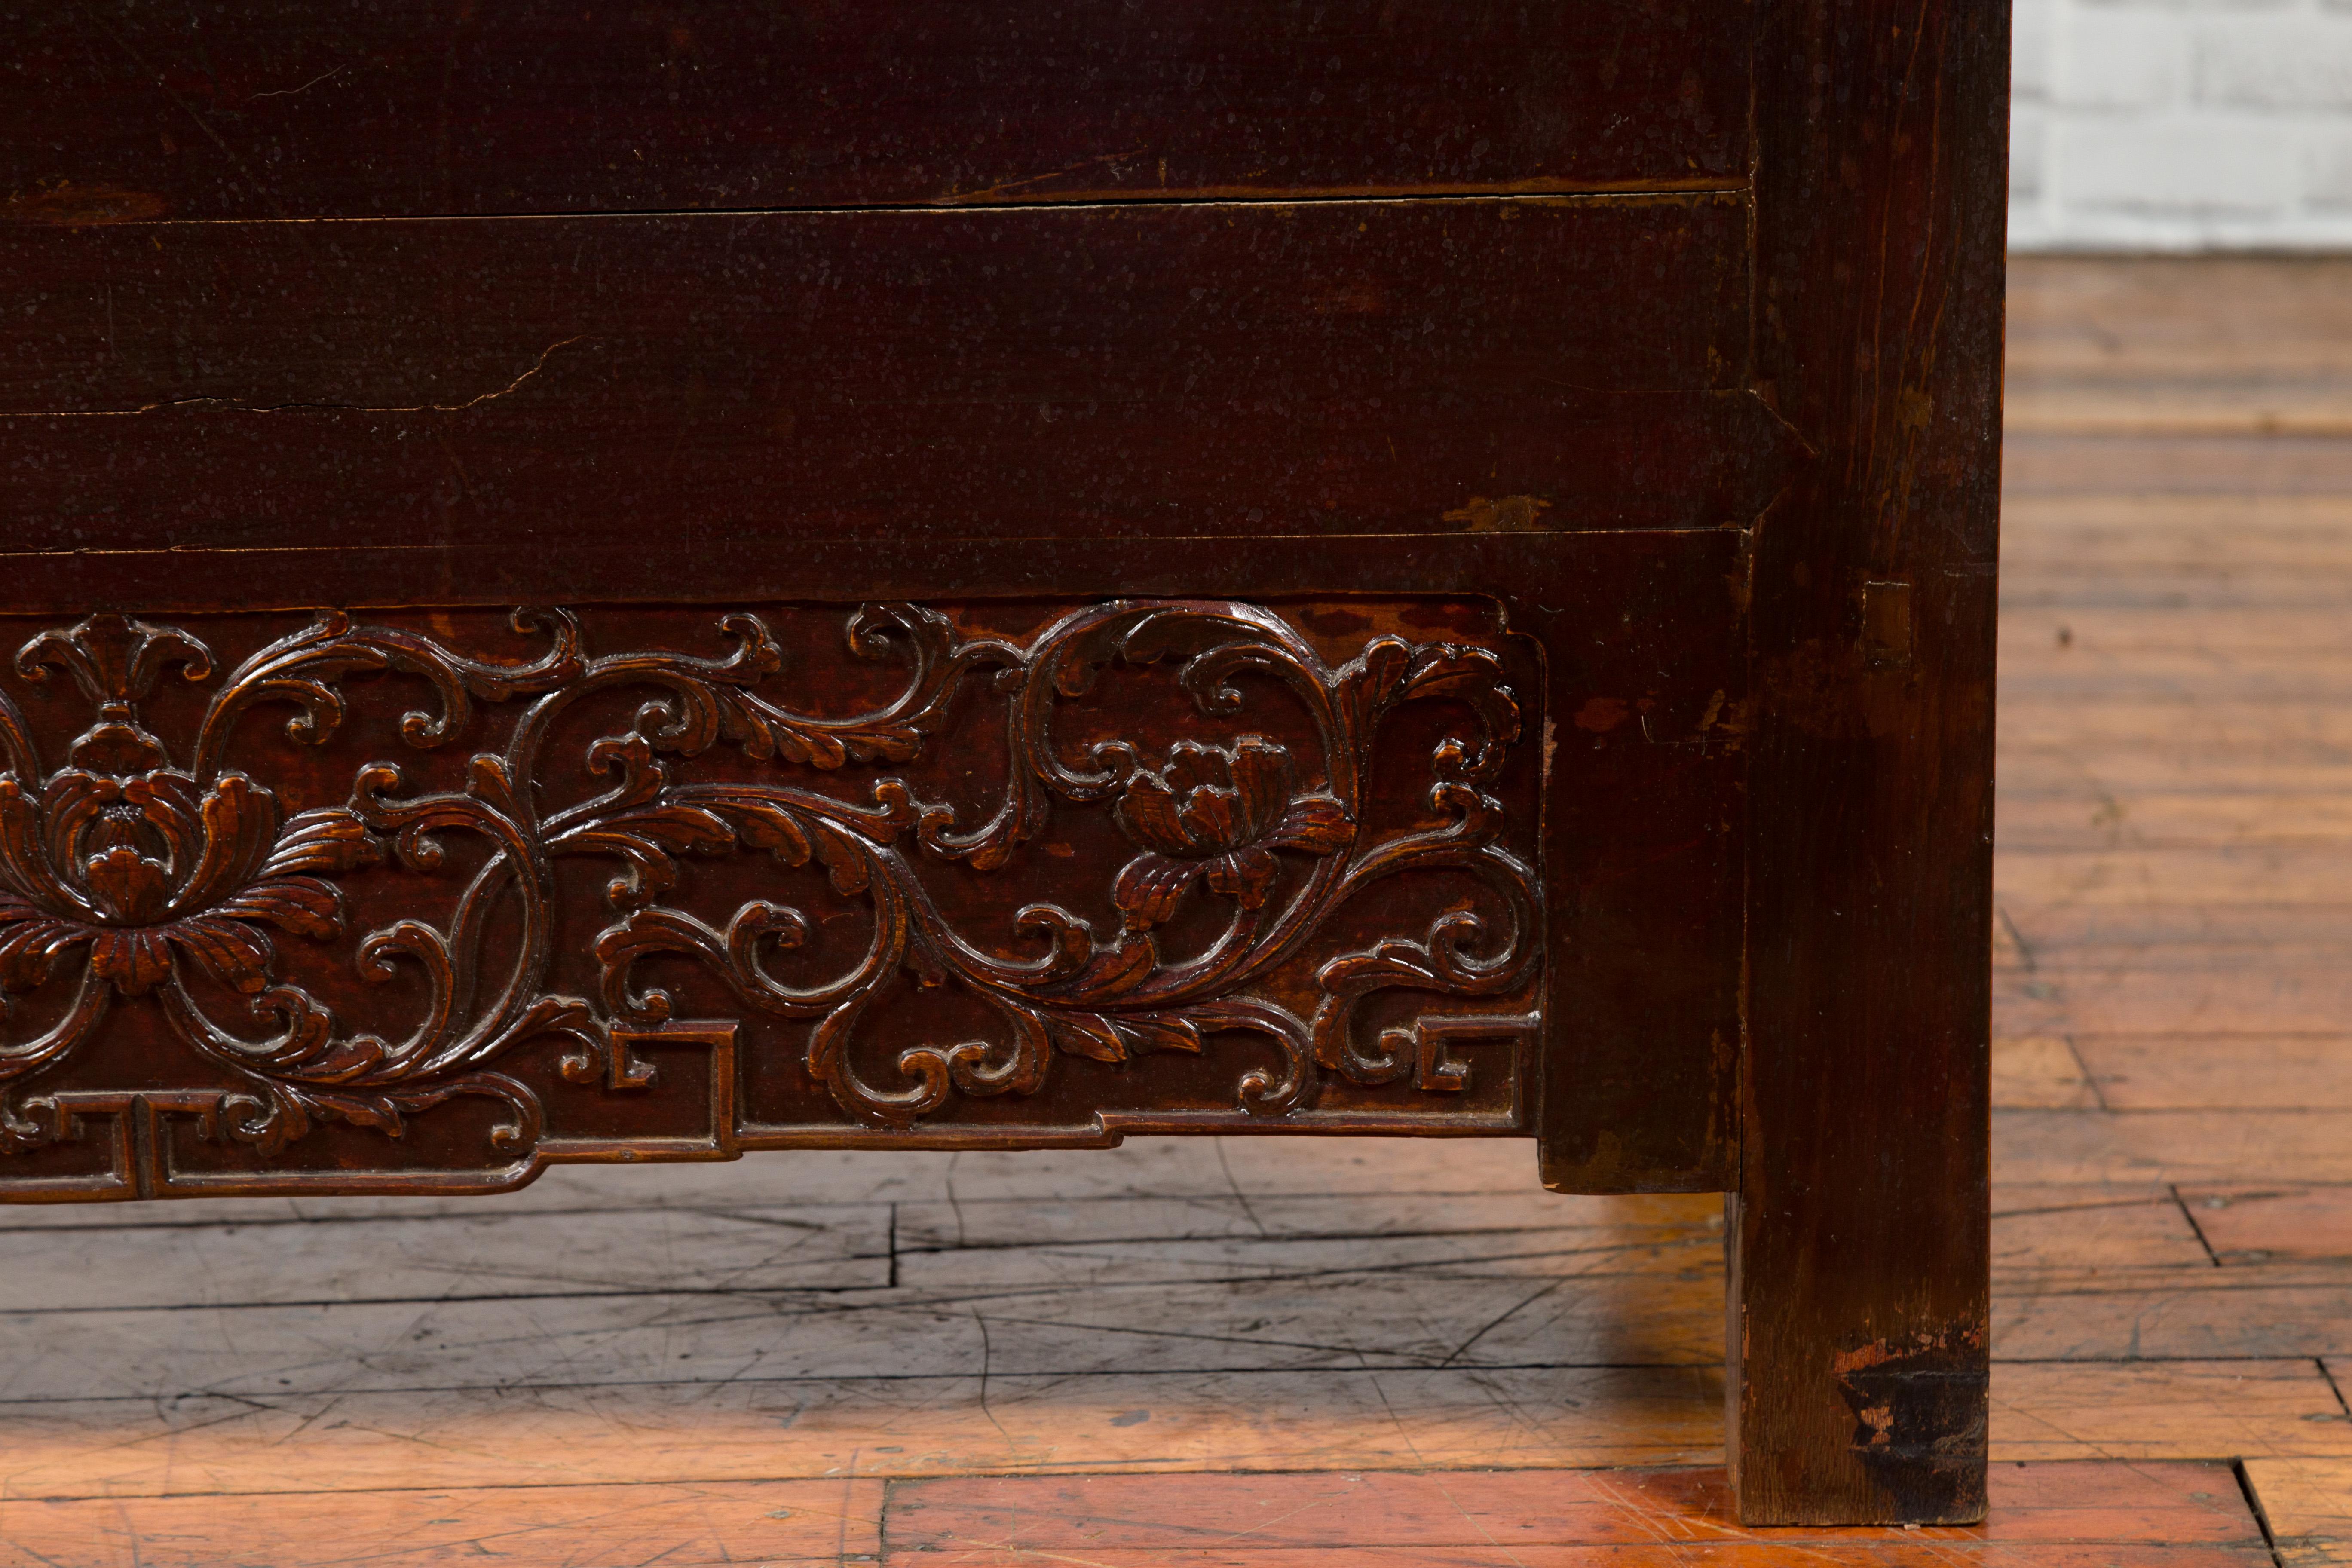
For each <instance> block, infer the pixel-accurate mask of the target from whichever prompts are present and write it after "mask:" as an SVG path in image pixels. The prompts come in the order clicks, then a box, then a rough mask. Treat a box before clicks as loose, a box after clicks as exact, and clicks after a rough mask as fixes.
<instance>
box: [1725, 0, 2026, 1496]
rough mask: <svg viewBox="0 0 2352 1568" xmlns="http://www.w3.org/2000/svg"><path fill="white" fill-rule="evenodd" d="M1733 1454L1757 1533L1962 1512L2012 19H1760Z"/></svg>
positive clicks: (1971, 1473) (1982, 1064) (1980, 1487)
mask: <svg viewBox="0 0 2352 1568" xmlns="http://www.w3.org/2000/svg"><path fill="white" fill-rule="evenodd" d="M1763 12H1764V17H1765V32H1764V39H1765V47H1763V48H1762V49H1761V50H1760V51H1759V57H1758V58H1759V62H1760V63H1759V90H1758V102H1759V105H1761V106H1762V111H1761V116H1760V126H1759V130H1760V134H1761V137H1762V145H1761V147H1760V149H1759V153H1760V156H1759V175H1758V178H1759V187H1758V192H1757V211H1758V225H1759V233H1758V245H1759V253H1758V266H1759V279H1760V284H1759V286H1760V288H1761V289H1762V290H1763V293H1764V296H1765V298H1766V299H1767V300H1769V301H1770V304H1769V309H1768V310H1767V311H1766V312H1765V316H1764V321H1763V322H1762V323H1761V328H1762V330H1761V332H1760V337H1759V353H1758V360H1759V363H1758V373H1759V375H1760V376H1761V377H1762V378H1763V379H1764V381H1765V382H1766V384H1769V385H1770V386H1771V387H1772V388H1773V391H1774V401H1775V404H1776V405H1777V406H1778V407H1779V409H1780V412H1781V414H1782V415H1783V416H1785V417H1787V418H1788V419H1790V421H1791V422H1793V423H1794V424H1796V425H1797V426H1798V427H1799V428H1800V429H1802V430H1804V431H1805V432H1806V433H1807V436H1808V438H1809V439H1810V440H1811V441H1812V442H1813V443H1814V445H1815V446H1816V447H1818V448H1819V449H1820V452H1821V460H1820V461H1819V462H1818V463H1816V464H1814V465H1813V466H1812V467H1811V468H1810V469H1809V470H1808V472H1807V473H1806V475H1805V476H1804V477H1803V478H1802V479H1800V480H1799V482H1798V483H1797V484H1796V485H1795V486H1794V487H1792V489H1791V490H1790V493H1789V494H1788V495H1786V496H1784V497H1782V498H1781V500H1780V502H1779V503H1778V504H1777V505H1776V506H1775V507H1774V508H1773V509H1772V510H1771V511H1770V512H1769V514H1768V515H1767V516H1766V518H1765V520H1764V521H1763V524H1762V526H1761V527H1760V528H1759V531H1758V535H1757V538H1758V542H1757V549H1756V576H1755V613H1754V622H1753V625H1754V637H1755V645H1754V646H1755V682H1756V686H1755V689H1756V696H1757V714H1756V735H1755V744H1756V747H1757V751H1756V758H1755V765H1754V768H1753V770H1752V772H1751V773H1750V781H1751V782H1750V786H1749V787H1750V799H1749V810H1750V821H1751V823H1752V824H1753V826H1754V833H1753V836H1752V837H1751V839H1750V848H1749V857H1750V858H1749V862H1748V865H1749V869H1748V890H1749V898H1748V921H1749V939H1748V954H1749V991H1748V1026H1749V1030H1750V1033H1749V1037H1748V1056H1747V1061H1746V1064H1745V1068H1744V1070H1743V1073H1742V1088H1741V1094H1742V1116H1741V1127H1742V1132H1743V1137H1742V1148H1741V1172H1740V1181H1739V1187H1738V1195H1737V1198H1736V1201H1735V1203H1734V1205H1733V1216H1732V1217H1733V1222H1734V1223H1733V1226H1732V1227H1731V1228H1732V1232H1733V1234H1732V1249H1733V1252H1732V1273H1733V1285H1732V1291H1733V1297H1734V1299H1733V1302H1732V1319H1731V1327H1732V1331H1731V1353H1732V1356H1733V1358H1734V1364H1735V1366H1736V1368H1737V1375H1736V1376H1735V1377H1734V1378H1733V1379H1732V1380H1731V1384H1730V1387H1731V1390H1732V1406H1731V1412H1730V1415H1731V1422H1732V1428H1733V1430H1732V1444H1733V1447H1732V1452H1733V1458H1734V1464H1735V1466H1736V1468H1737V1470H1738V1480H1739V1489H1740V1510H1741V1514H1742V1517H1743V1518H1746V1519H1748V1520H1749V1521H1753V1522H1756V1523H1765V1524H1779V1523H1800V1522H1836V1523H1847V1522H1879V1521H1951V1522H1959V1521H1969V1520H1975V1519H1980V1518H1982V1517H1983V1515H1984V1508H1985V1492H1984V1487H1985V1418H1986V1372H1987V1360H1988V1352H1989V1349H1990V1344H1989V1323H1988V1306H1989V1302H1988V1290H1987V1276H1988V1273H1989V1270H1990V1241H1989V1232H1990V1221H1989V1208H1990V1187H1989V1176H1990V1141H1989V1136H1988V1126H1989V1122H1988V1118H1989V1115H1990V1111H1989V1110H1988V1100H1989V1095H1990V1090H1989V1087H1988V1078H1989V1072H1990V1068H1989V1037H1990V1027H1991V1025H1990V1014H1991V989H1992V977H1991V964H1990V948H1991V929H1992V898H1991V894H1992V695H1993V694H1992V674H1993V589H1994V571H1995V563H1996V559H1997V557H1996V543H1997V533H1998V526H1999V524H1998V512H1997V507H1998V496H1999V487H2000V363H2001V353H2000V344H2001V286H2002V285H2001V278H2002V235H2003V226H2004V224H2005V221H2006V202H2007V184H2006V158H2005V152H2006V147H2007V132H2008V107H2007V98H2006V93H2007V87H2006V84H2007V82H2008V79H2009V77H2008V72H2009V26H2008V24H2009V16H2008V8H2007V7H2006V6H2004V5H1971V4H1967V3H1964V0H1952V3H1945V0H1930V3H1929V4H1927V5H1921V6H1917V7H1913V8H1908V9H1906V10H1905V11H1903V12H1902V13H1901V14H1900V15H1899V16H1898V15H1891V14H1889V13H1887V12H1885V11H1882V10H1880V9H1878V8H1875V7H1871V6H1844V5H1824V4H1820V3H1819V0H1766V4H1765V5H1764V7H1763Z"/></svg>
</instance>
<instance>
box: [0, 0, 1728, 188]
mask: <svg viewBox="0 0 2352 1568" xmlns="http://www.w3.org/2000/svg"><path fill="white" fill-rule="evenodd" d="M13 42H14V47H13V48H12V49H11V51H10V57H9V61H8V64H7V67H6V69H5V74H0V148H5V150H6V161H5V163H0V171H5V173H0V189H5V191H6V193H7V195H8V198H9V200H8V206H7V208H6V212H7V216H10V217H13V218H15V219H16V221H18V222H34V223H52V224H58V223H102V222H107V221H110V220H111V221H124V220H139V219H152V218H154V217H158V216H168V217H174V218H209V219H217V218H228V217H308V216H336V217H355V216H412V215H419V214H423V215H441V214H460V213H463V214H474V215H489V214H511V213H548V212H563V211H645V210H652V211H674V210H677V209H680V208H730V207H732V208H742V207H784V206H810V205H875V204H884V205H887V204H892V203H929V202H944V203H953V202H966V203H976V202H1008V201H1024V202H1041V201H1061V202H1069V201H1104V200H1136V199H1146V200H1167V199H1183V198H1188V197H1190V198H1197V197H1199V196H1202V195H1264V194H1269V193H1278V192H1291V193H1307V192H1313V193H1322V194H1342V193H1344V194H1365V193H1374V192H1402V191H1428V190H1463V189H1497V188H1501V189H1528V188H1538V189H1564V188H1574V187H1579V186H1586V187H1589V186H1594V185H1602V186H1606V185H1616V184H1696V183H1715V184H1729V183H1732V182H1735V181H1737V180H1738V179H1739V178H1740V177H1741V176H1742V175H1743V174H1745V172H1746V170H1747V166H1748V155H1747V142H1748V138H1747V134H1746V132H1747V126H1748V100H1747V91H1746V85H1747V71H1746V60H1747V54H1748V47H1749V43H1748V29H1747V27H1746V26H1745V25H1744V16H1743V14H1742V13H1741V12H1740V11H1739V10H1738V7H1736V6H1732V5H1724V4H1721V3H1719V0H1718V3H1713V4H1706V5H1692V6H1686V7H1684V8H1681V9H1678V10H1675V11H1671V12H1667V11H1660V10H1657V9H1655V8H1654V7H1651V6H1648V5H1641V4H1638V3H1633V0H1608V3H1606V4H1601V5H1587V6H1579V7H1575V8H1572V9H1570V10H1566V11H1554V10H1549V9H1538V10H1533V11H1521V10H1518V9H1507V10H1502V11H1496V12H1494V13H1492V14H1486V13H1480V14H1477V15H1475V16H1469V15H1454V14H1443V13H1439V12H1433V11H1423V10H1416V9H1402V10H1400V9H1396V8H1392V7H1384V6H1381V5H1376V4H1372V3H1370V0H1348V3H1346V4H1342V5H1331V6H1325V7H1321V8H1318V9H1317V10H1314V11H1311V12H1301V11H1297V10H1295V9H1293V8H1291V7H1289V6H1286V5H1274V4H1268V3H1265V0H1218V3H1216V4H1213V5H1197V6H1181V7H1170V8H1168V9H1166V10H1155V11H1151V12H1150V13H1139V14H1138V15H1136V16H1129V17H1126V18H1124V19H1122V20H1121V21H1119V22H1118V24H1116V25H1105V24H1104V23H1103V21H1102V20H1101V19H1100V18H1098V17H1094V16H1087V15H1085V14H1083V13H1078V12H1070V11H1062V12H1056V11H1054V10H1052V9H1050V8H1043V9H1032V8H1019V9H1014V10H1009V11H1008V10H1003V9H997V10H991V11H978V10H974V9H972V8H971V7H969V6H963V5H955V4H953V3H952V0H929V3H925V4H918V5H901V6H896V7H893V8H892V9H891V10H890V11H889V12H888V13H887V14H886V15H883V16H873V15H868V14H866V13H863V12H860V13H856V14H852V13H848V12H844V11H841V10H839V9H837V8H835V7H833V6H829V5H823V4H817V3H814V0H794V3H792V4H787V5H754V4H749V3H746V0H695V3H693V4H689V5H679V6H676V7H672V8H670V9H668V10H666V11H660V12H649V11H632V10H628V9H625V8H624V9H619V10H611V9H598V8H593V7H592V8H589V9H587V10H582V9H581V8H579V7H577V6H572V5H550V4H543V3H527V4H521V5H499V6H486V7H483V8H481V9H479V10H469V11H464V12H460V13H458V14H457V15H456V16H451V15H450V14H449V13H447V12H446V11H439V10H436V8H435V7H434V6H432V5H428V4H425V0H397V3H394V4H387V5H371V6H368V7H366V8H365V9H363V10H358V11H351V12H341V11H337V12H331V13H321V12H320V11H319V10H317V9H316V8H315V7H312V6H307V5H301V4H299V3H298V0H270V3H267V4H261V5H245V6H240V7H238V8H237V9H236V12H235V13H234V14H233V15H227V16H220V17H211V16H207V17H206V18H205V20H204V22H203V23H202V24H201V25H200V24H199V23H197V22H196V21H195V20H194V19H192V18H190V17H189V16H182V15H175V14H171V13H163V12H156V11H152V10H150V9H148V8H147V7H144V6H138V5H98V6H93V7H89V8H74V9H57V10H51V11H47V12H43V13H38V14H27V15H26V16H24V17H22V18H20V20H19V21H18V23H17V24H16V36H15V37H14V40H13ZM1401 60H1405V61H1411V62H1412V73H1411V84H1410V88H1409V89H1408V88H1407V86H1406V84H1405V82H1404V81H1403V80H1402V79H1401V78H1400V74H1399V71H1398V68H1397V65H1396V63H1395V62H1398V61H1401Z"/></svg>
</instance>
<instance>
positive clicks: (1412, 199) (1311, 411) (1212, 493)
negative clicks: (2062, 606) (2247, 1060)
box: [0, 0, 2006, 1523]
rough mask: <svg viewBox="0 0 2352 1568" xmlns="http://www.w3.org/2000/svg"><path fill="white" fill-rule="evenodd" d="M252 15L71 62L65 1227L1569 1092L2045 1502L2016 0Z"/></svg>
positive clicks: (1882, 1492) (1595, 1170)
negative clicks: (2009, 560)
mask: <svg viewBox="0 0 2352 1568" xmlns="http://www.w3.org/2000/svg"><path fill="white" fill-rule="evenodd" d="M190 15H192V14H189V15H184V14H182V13H178V12H168V11H165V10H161V9H157V8H153V7H145V6H129V5H124V6H119V7H108V6H101V7H98V8H95V9H93V10H89V11H72V12H68V11H66V10H63V9H59V10H58V11H56V12H54V13H49V14H45V15H43V16H36V17H33V18H31V19H20V20H19V21H18V22H16V23H15V24H12V26H16V27H17V28H19V29H21V30H22V33H21V36H20V37H19V38H18V39H17V40H16V47H15V48H14V49H13V50H12V51H11V53H12V56H13V58H12V59H11V60H10V62H9V63H8V65H7V67H6V70H7V72H8V73H9V74H8V75H7V76H6V78H5V80H6V83H7V85H6V88H5V92H0V124H5V127H6V130H5V136H0V151H5V155H6V157H7V158H8V160H9V163H10V171H9V189H10V191H11V192H12V193H13V194H12V195H11V196H10V198H9V200H8V202H7V205H6V206H5V209H0V212H5V218H6V220H7V221H6V223H5V226H0V254H4V255H5V262H6V267H7V270H8V273H9V276H10V277H11V278H12V279H14V280H15V287H14V289H13V290H12V293H11V299H12V300H13V302H14V303H13V308H12V309H11V310H8V311H6V312H5V315H0V416H5V417H0V465H5V474H6V476H7V492H6V493H7V496H8V533H7V537H6V541H5V549H6V553H5V570H0V619H5V628H0V641H4V642H5V646H6V647H7V648H8V649H13V650H16V651H15V655H14V661H13V664H12V665H11V666H9V667H7V668H5V670H0V752H5V758H0V762H5V768H6V773H5V776H0V991H5V994H6V997H7V1000H8V1003H9V1011H8V1013H7V1015H6V1018H5V1026H0V1027H5V1040H0V1145H5V1153H0V1199H10V1200H19V1201H61V1200H77V1199H103V1198H122V1197H165V1196H174V1195H183V1194H205V1193H247V1194H251V1193H270V1192H288V1191H300V1192H354V1191H363V1192H374V1191H390V1192H447V1191H456V1190H495V1189H499V1188H504V1187H510V1186H513V1185H516V1184H520V1183H523V1182H526V1181H528V1180H530V1177H531V1176H532V1175H533V1174H535V1173H537V1172H538V1171H539V1170H541V1169H542V1168H543V1167H544V1166H545V1165H547V1164H548V1163H553V1162H560V1161H567V1160H602V1161H630V1160H650V1159H730V1158H734V1157H736V1156H738V1155H740V1154H742V1153H745V1152H749V1151H754V1150H768V1149H788V1148H795V1147H810V1146H843V1145H860V1146H870V1147H882V1148H890V1147H906V1148H917V1147H940V1146H950V1147H1008V1146H1029V1145H1039V1144H1109V1143H1114V1142H1117V1141H1118V1139H1119V1138H1120V1137H1122V1136H1124V1135H1126V1134H1128V1133H1132V1132H1145V1131H1151V1132H1170V1131H1174V1132H1242V1131H1245V1132H1296V1133H1307V1132H1323V1133H1346V1132H1371V1131H1380V1132H1396V1131H1409V1132H1423V1133H1428V1134H1432V1135H1446V1136H1472V1135H1479V1136H1532V1137H1535V1138H1537V1139H1538V1140H1539V1141H1540V1145H1541V1150H1542V1155H1543V1169H1544V1173H1545V1179H1546V1180H1547V1182H1548V1183H1549V1184H1552V1185H1554V1186H1556V1187H1559V1188H1560V1189H1562V1190H1568V1191H1612V1192H1613V1191H1714V1190H1723V1191H1726V1192H1728V1193H1730V1194H1733V1196H1732V1199H1731V1202H1732V1205H1733V1224H1732V1226H1731V1231H1732V1247H1733V1250H1734V1260H1735V1268H1734V1275H1733V1278H1734V1283H1733V1300H1732V1302H1731V1335H1730V1354H1731V1360H1732V1367H1733V1373H1734V1376H1733V1379H1732V1387H1733V1395H1732V1404H1731V1408H1730V1411H1729V1420H1730V1424H1731V1433H1732V1438H1733V1449H1734V1452H1735V1456H1736V1462H1737V1467H1738V1479H1739V1485H1740V1490H1741V1500H1742V1501H1741V1506H1742V1510H1743V1513H1744V1514H1745V1516H1746V1517H1747V1518H1748V1519H1749V1520H1750V1521H1753V1522H1761V1523H1769V1522H1774V1521H1800V1520H1802V1521H1892V1520H1913V1521H1930V1520H1935V1521H1956V1520H1964V1519H1968V1518H1971V1517H1974V1516H1975V1515H1976V1514H1977V1513H1979V1511H1980V1510H1981V1508H1982V1500H1983V1485H1984V1482H1983V1466H1984V1409H1985V1405H1984V1400H1985V1384H1984V1375H1985V1354H1986V1343H1985V1322H1986V1316H1985V1310H1986V1300H1985V1270H1986V1253H1985V1247H1986V1243H1985V1226H1986V1215H1985V1177H1986V1161H1987V1153H1986V1087H1985V1051H1986V1032H1987V997H1988V974H1987V970H1988V946H1989V911H1990V833H1989V830H1988V829H1989V823H1990V756H1991V752H1990V735H1991V709H1990V702H1991V680H1990V678H1991V658H1992V654H1991V647H1992V644H1991V626H1992V602H1993V601H1992V591H1993V570H1994V539H1995V495H1996V485H1997V479H1998V473H1999V447H1998V432H1999V380H1998V366H1999V346H2000V269H2001V221H2002V209H2001V200H2002V191H2003V177H2002V164H2003V148H2004V140H2005V91H2006V75H2005V71H2006V17H2005V15H2004V14H2003V11H2002V10H2001V8H2000V7H1998V6H1984V5H1964V4H1958V3H1957V0H1955V3H1951V4H1946V5H1930V6H1929V7H1928V8H1927V9H1926V10H1925V11H1921V10H1917V9H1916V8H1915V9H1911V10H1906V11H1902V12H1899V13H1898V12H1895V11H1893V10H1889V9H1886V8H1884V7H1878V6H1874V5H1864V4H1848V5H1795V4H1782V3H1780V0H1762V3H1761V4H1759V5H1743V4H1735V3H1733V0H1690V3H1688V4H1684V5H1679V6H1666V5H1656V4H1652V3H1649V0H1587V3H1583V4H1578V5H1563V6H1537V5H1524V6H1523V5H1496V6H1489V7H1471V8H1463V7H1454V6H1437V5H1426V6H1412V5H1374V4H1370V3H1365V4H1355V3H1353V0H1348V3H1342V4H1337V5H1323V6H1312V7H1309V6H1299V5H1286V4H1281V5H1277V4H1261V3H1257V0H1225V3H1216V4H1198V5H1179V4H1160V3H1157V0H1154V3H1151V4H1145V5H1133V6H1128V7H1123V8H1107V9H1101V10H1089V9H1087V8H1083V7H1068V6H1062V7H1051V6H1043V5H1006V6H994V7H984V6H972V5H944V4H914V5H904V6H894V7H887V8H882V7H851V6H840V5H821V4H814V3H807V4H802V3H792V4H772V5H752V4H748V3H732V4H730V3H722V0H707V3H702V4H688V5H677V6H673V7H671V8H669V9H668V10H666V11H663V12H661V13H659V14H656V13H654V12H650V11H646V10H643V9H633V10H632V9H614V10H612V11H609V12H608V11H605V10H604V9H601V8H587V9H583V8H580V7H578V6H565V7H561V8H559V7H555V6H552V5H534V4H528V3H526V4H518V5H502V6H497V7H482V8H479V9H478V10H477V9H476V8H472V7H461V8H459V9H458V11H457V13H456V14H455V16H454V17H453V16H452V15H450V14H449V13H448V11H447V8H446V7H440V6H434V5H425V4H424V3H422V0H381V3H378V4H373V5H365V6H361V7H355V8H348V9H344V8H338V9H329V8H323V7H318V6H314V5H294V4H279V5H269V4H262V3H258V0H256V3H252V4H241V5H231V6H228V7H226V8H224V9H223V10H222V12H221V14H220V15H219V16H215V17H207V18H205V19H204V21H203V23H202V26H198V24H197V22H196V21H194V20H191V19H190ZM518 605H520V606H523V607H522V608H521V609H517V608H516V606H518Z"/></svg>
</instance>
